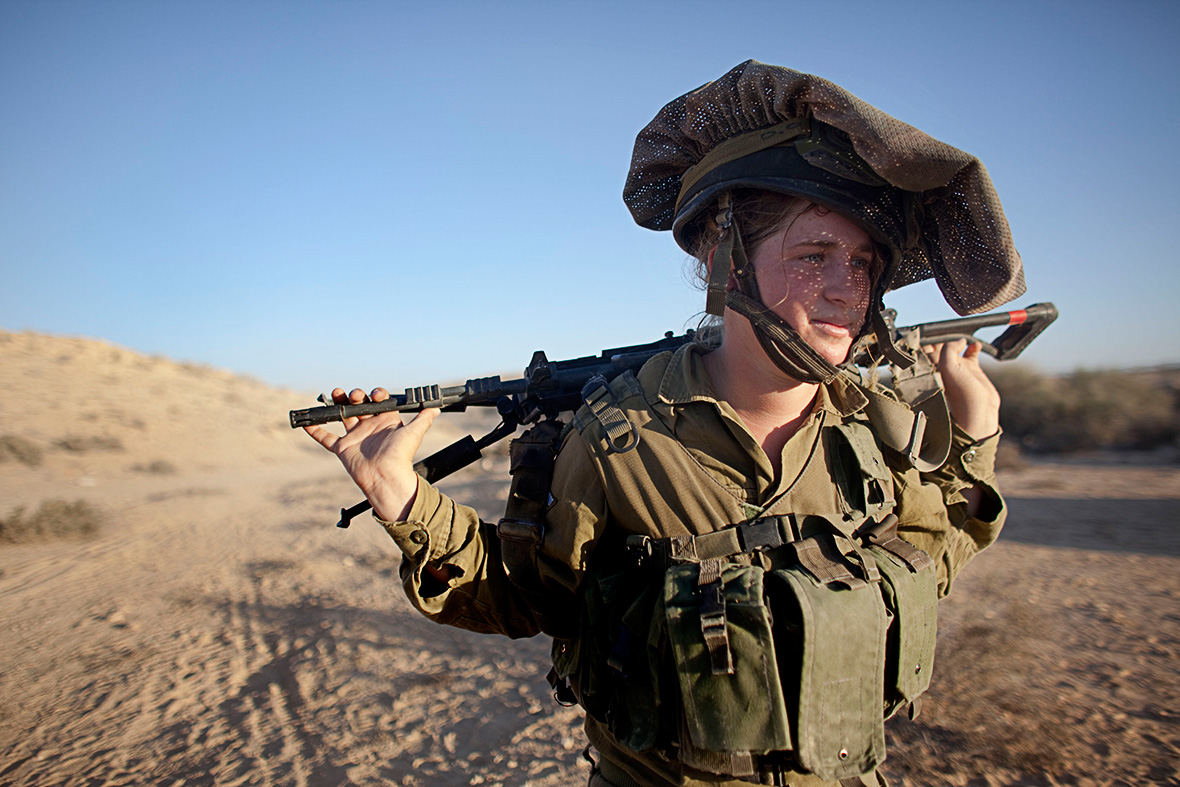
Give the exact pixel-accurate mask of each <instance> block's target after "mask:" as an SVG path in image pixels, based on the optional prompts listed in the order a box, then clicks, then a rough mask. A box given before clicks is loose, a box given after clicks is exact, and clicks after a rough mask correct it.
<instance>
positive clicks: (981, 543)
mask: <svg viewBox="0 0 1180 787" xmlns="http://www.w3.org/2000/svg"><path fill="white" fill-rule="evenodd" d="M999 441H1000V435H999V433H996V434H994V435H992V436H991V437H988V438H986V439H984V440H979V441H975V440H972V438H971V437H969V436H968V435H967V434H966V433H965V432H963V431H962V430H960V429H959V428H958V427H955V428H954V433H953V435H952V440H951V452H950V456H949V457H948V458H947V461H946V463H945V464H944V465H943V466H942V467H941V468H939V469H938V470H936V471H934V472H932V473H921V474H920V473H918V471H917V470H914V469H913V468H910V469H908V470H905V471H898V470H894V480H895V482H896V484H897V508H896V509H895V512H894V513H896V514H897V519H898V533H899V534H900V535H901V536H902V538H904V539H906V540H907V541H909V542H910V543H912V544H913V545H914V546H916V547H918V548H920V549H922V550H923V551H925V552H926V553H927V554H928V555H930V557H931V558H933V559H934V562H935V565H936V566H937V568H938V592H939V595H940V596H945V595H946V594H947V593H949V592H950V590H951V585H952V583H953V582H954V579H955V576H956V575H957V574H958V573H959V571H960V570H961V569H962V568H963V566H965V565H966V564H967V562H968V561H970V560H971V558H973V557H975V555H976V554H977V553H978V552H980V551H981V550H983V549H985V548H986V547H988V546H990V545H991V544H992V543H993V542H995V540H996V538H998V537H999V535H1000V529H1001V528H1002V527H1003V526H1004V520H1005V519H1006V518H1007V516H1008V509H1007V506H1006V505H1005V503H1004V499H1003V498H1002V497H1001V496H1000V493H999V490H998V489H997V488H996V472H995V460H996V447H997V446H998V445H999ZM971 486H974V487H977V488H978V489H979V490H980V491H981V492H982V493H983V499H982V501H981V503H980V506H979V510H978V511H976V513H975V515H974V516H972V515H970V514H968V513H967V499H966V498H965V497H964V496H963V490H964V489H966V488H968V487H971Z"/></svg>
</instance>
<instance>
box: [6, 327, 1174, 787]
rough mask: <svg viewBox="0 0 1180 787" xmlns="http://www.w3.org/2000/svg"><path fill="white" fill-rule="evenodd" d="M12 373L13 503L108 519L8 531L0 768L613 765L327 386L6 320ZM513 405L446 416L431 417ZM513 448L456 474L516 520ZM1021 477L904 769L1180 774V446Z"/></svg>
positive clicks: (146, 774) (949, 778)
mask: <svg viewBox="0 0 1180 787" xmlns="http://www.w3.org/2000/svg"><path fill="white" fill-rule="evenodd" d="M458 371H461V370H458ZM0 384H3V390H5V391H6V392H7V393H8V395H7V396H6V397H4V398H3V399H0V460H3V461H0V518H2V519H4V520H5V521H9V522H11V521H14V519H13V517H14V512H15V511H17V509H18V508H20V509H23V511H24V516H28V515H30V514H31V512H35V511H37V510H38V509H39V507H40V506H42V505H43V504H44V503H45V502H46V501H49V500H54V499H57V500H62V501H66V502H74V501H80V502H81V503H84V504H85V505H86V506H88V507H89V508H88V510H90V511H93V512H94V513H95V515H96V516H97V517H98V519H97V520H96V521H97V522H98V530H97V532H96V533H94V534H91V535H89V536H86V537H76V538H62V537H54V538H49V537H38V538H26V539H24V540H20V541H19V542H18V543H3V542H0V609H2V610H3V612H2V615H3V620H4V623H5V626H4V628H5V633H6V636H5V647H4V648H3V649H2V650H0V697H3V713H2V714H0V785H38V786H39V787H41V786H45V785H67V784H69V785H73V784H90V785H95V786H96V787H98V786H100V785H131V784H153V785H155V784H161V785H181V784H197V785H200V784H207V785H213V784H217V785H288V784H290V785H347V784H352V785H376V784H403V785H412V784H416V785H444V786H445V785H481V784H482V785H496V784H500V785H519V784H529V785H537V786H538V787H549V785H554V786H556V785H568V784H581V783H584V782H585V779H586V776H587V773H588V769H587V766H586V765H585V763H584V762H582V761H581V756H580V752H581V749H582V747H583V746H584V745H585V744H584V741H583V738H582V734H581V731H580V725H581V720H580V714H579V712H578V711H577V710H576V709H566V708H561V707H559V706H557V705H555V704H554V703H553V702H552V700H551V698H550V697H549V692H548V688H547V686H546V684H545V681H544V678H543V675H544V673H545V671H546V670H547V668H548V666H547V653H548V646H547V643H546V642H544V641H542V640H541V639H535V640H527V641H508V640H504V639H499V638H486V637H479V636H476V635H469V634H466V633H464V632H461V631H455V630H451V629H446V628H443V627H438V626H435V625H433V624H431V623H429V622H428V621H426V620H424V619H422V618H420V617H418V616H416V615H415V614H414V613H413V612H412V611H411V610H410V609H409V607H408V604H407V603H406V602H405V600H404V598H403V597H402V595H401V589H400V585H399V583H398V580H397V567H398V556H397V554H396V550H395V549H394V548H393V546H392V544H391V543H390V542H389V540H388V538H387V537H386V536H385V535H384V534H383V533H382V532H381V531H380V529H379V528H377V527H376V526H375V524H374V523H373V522H372V521H371V520H369V519H367V518H362V519H361V520H358V522H357V523H356V524H355V525H354V526H353V527H352V528H350V529H349V530H346V531H345V530H337V529H336V528H334V527H332V523H333V522H334V521H335V517H336V512H337V510H338V508H339V507H340V506H342V505H348V504H351V503H353V502H355V501H356V500H357V499H359V497H358V494H357V492H356V491H355V489H354V488H352V487H351V485H350V484H349V483H348V482H347V480H346V479H345V478H344V477H343V473H342V472H341V471H340V470H339V469H338V466H337V465H336V463H335V460H334V459H333V458H332V457H330V456H327V455H326V454H324V452H322V451H321V450H320V449H319V448H318V447H317V446H315V445H314V444H313V443H312V442H311V441H310V440H309V439H307V438H306V437H305V436H304V435H302V433H297V432H292V431H291V430H290V429H289V428H288V427H287V425H286V412H287V410H288V409H290V408H291V407H303V406H309V405H310V404H312V401H311V398H312V397H311V395H309V394H300V393H296V392H291V391H278V390H274V389H271V388H269V387H267V386H265V385H263V384H262V383H260V382H258V381H254V380H250V379H247V378H242V377H240V376H235V375H232V374H230V373H227V372H222V371H217V370H213V369H208V368H205V367H199V366H194V365H190V364H177V363H174V362H172V361H169V360H167V359H163V358H150V357H145V356H143V355H140V354H138V353H135V352H133V351H131V350H127V349H122V348H118V347H114V346H112V345H110V344H107V343H104V342H101V341H96V340H89V339H71V338H61V337H50V336H42V335H35V334H24V333H17V334H13V333H4V332H0ZM46 402H52V404H49V405H47V404H46ZM490 425H491V424H490V423H488V421H487V416H482V417H477V416H450V415H448V416H445V417H444V418H442V419H440V420H439V421H438V423H437V426H436V428H435V429H433V430H432V438H431V440H432V445H433V446H438V445H441V444H443V443H445V442H448V441H449V440H451V439H454V438H456V437H458V436H460V435H462V434H464V433H466V432H467V431H468V430H474V429H480V430H486V428H488V427H490ZM6 439H7V440H8V442H4V441H5V440H6ZM5 445H7V446H10V447H11V448H10V449H6V448H4V446H5ZM22 452H23V453H22ZM34 455H36V456H39V462H38V461H34V460H33V459H32V458H30V457H32V456H34ZM504 470H505V468H504V457H503V453H502V452H493V454H492V456H490V457H488V459H487V460H486V461H485V463H484V466H483V467H481V468H473V469H470V470H468V471H465V472H464V473H463V474H460V475H459V476H458V477H456V478H455V479H453V480H451V481H450V482H449V488H450V489H451V490H452V491H453V492H454V494H455V495H456V496H457V497H459V498H461V499H464V500H467V501H471V502H475V503H477V504H478V507H480V509H481V511H483V512H484V514H485V516H488V517H490V518H494V517H496V516H497V514H498V509H499V507H500V506H501V505H502V499H503V496H504V494H505V487H506V482H505V472H504ZM1006 482H1007V484H1008V489H1009V492H1010V495H1011V497H1012V509H1013V519H1012V524H1011V526H1010V528H1009V533H1008V534H1007V538H1006V540H1005V542H1004V543H1002V544H1001V545H999V546H997V547H996V548H995V549H994V550H993V551H991V552H990V553H988V554H985V555H984V556H983V557H982V558H980V559H979V560H978V561H977V562H976V563H975V564H974V565H972V566H971V567H970V568H969V569H968V570H967V572H966V573H965V575H964V576H963V577H962V579H961V582H960V585H959V587H958V588H957V590H956V594H955V595H954V596H952V598H951V599H949V600H948V601H947V602H946V604H945V605H944V606H943V609H942V617H943V634H942V639H941V641H940V651H939V661H940V664H939V668H938V670H939V671H938V676H937V678H936V684H937V685H936V687H935V689H934V690H933V691H932V692H931V696H930V697H929V699H928V701H927V703H926V706H925V710H924V713H923V716H921V717H920V718H919V720H918V721H917V722H912V723H911V722H904V723H894V724H892V725H891V727H890V737H891V739H892V743H893V748H892V750H891V759H890V763H889V772H890V775H891V778H893V780H894V781H895V783H899V784H907V785H908V784H961V785H966V784H972V785H976V784H978V785H985V784H988V785H1017V784H1022V785H1032V784H1077V785H1086V784H1092V785H1099V784H1147V783H1155V784H1180V775H1178V773H1177V765H1176V764H1177V763H1178V762H1180V724H1178V720H1177V708H1180V678H1178V677H1177V670H1176V664H1177V652H1178V647H1180V579H1177V577H1180V470H1177V468H1175V467H1136V466H1126V465H1120V466H1105V465H1102V464H1093V463H1091V464H1086V465H1077V464H1073V465H1071V464H1064V463H1056V464H1053V463H1039V464H1036V465H1033V466H1031V467H1029V468H1028V469H1026V470H1022V471H1020V472H1019V473H1011V474H1009V475H1008V476H1007V478H1006Z"/></svg>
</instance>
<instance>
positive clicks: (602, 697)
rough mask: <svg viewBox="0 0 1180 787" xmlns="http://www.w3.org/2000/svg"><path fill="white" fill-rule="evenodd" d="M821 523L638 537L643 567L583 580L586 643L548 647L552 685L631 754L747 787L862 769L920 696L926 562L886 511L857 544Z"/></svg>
mask: <svg viewBox="0 0 1180 787" xmlns="http://www.w3.org/2000/svg"><path fill="white" fill-rule="evenodd" d="M820 521H821V518H818V517H806V518H804V519H803V520H800V519H799V518H796V517H794V516H779V517H768V518H764V519H759V520H753V521H750V522H746V523H742V524H740V525H736V526H731V527H728V528H725V529H723V530H720V531H716V532H714V533H709V534H706V535H702V536H687V537H676V538H667V539H650V538H644V537H634V536H633V537H632V538H631V539H630V543H629V547H630V554H631V555H633V556H639V557H640V558H641V561H640V563H641V565H640V567H638V568H636V569H632V570H631V571H627V572H620V573H616V574H613V575H612V576H610V577H605V578H600V579H596V580H594V581H592V582H590V583H588V589H587V598H586V603H585V606H584V609H585V621H584V623H585V626H586V627H587V628H586V629H585V631H586V632H587V635H586V636H584V637H582V638H581V639H580V640H578V641H575V642H567V641H559V642H556V643H555V646H554V661H555V665H556V670H557V673H558V674H559V675H562V676H563V677H572V678H573V679H574V682H575V683H576V684H577V686H578V699H579V701H580V702H581V704H582V705H583V706H584V707H585V708H586V710H587V712H588V713H590V714H591V715H593V716H594V717H595V718H596V719H598V720H599V721H602V722H603V723H605V724H606V725H607V726H608V727H609V728H610V730H611V732H612V734H613V735H614V736H615V737H616V739H617V740H618V741H619V742H620V743H622V744H623V745H625V746H627V747H629V748H632V749H633V750H636V751H644V750H648V749H651V748H654V747H661V748H664V749H665V750H666V751H668V752H675V756H676V757H678V758H679V759H680V761H681V762H683V763H684V764H685V765H687V766H689V767H691V768H694V769H697V770H700V771H705V772H708V773H714V774H721V775H727V776H731V777H736V778H744V779H749V780H752V781H759V780H763V779H767V778H773V776H772V775H773V774H774V773H776V772H779V773H782V772H788V771H803V772H808V773H813V774H816V775H818V776H819V777H821V778H824V779H830V780H840V779H848V778H853V777H857V776H860V775H861V774H865V773H869V772H871V771H872V770H873V769H874V768H876V767H877V766H878V765H879V764H880V763H881V762H882V761H883V760H884V758H885V735H884V720H885V719H886V718H888V717H889V716H891V715H893V713H895V712H896V711H897V710H898V709H900V708H902V707H905V706H906V705H909V704H911V703H913V702H914V701H915V700H917V698H918V696H919V695H920V694H921V693H922V692H923V691H924V690H925V689H926V687H927V686H928V685H929V678H930V673H931V669H932V666H933V657H934V635H935V628H936V618H935V616H936V603H937V593H936V588H935V579H934V566H933V562H932V561H931V560H930V558H929V557H928V556H927V555H926V554H925V553H923V552H921V551H920V550H918V549H916V548H915V547H913V546H912V545H910V544H908V543H907V542H905V541H904V540H902V539H900V538H898V537H897V535H896V518H895V517H892V516H891V515H890V516H887V517H885V518H883V519H882V521H881V522H876V521H873V520H869V521H868V522H867V523H866V525H865V526H863V527H862V528H860V530H859V531H858V532H857V534H856V536H855V537H854V538H848V537H847V536H844V535H843V534H842V533H841V531H839V530H838V529H836V528H835V526H834V525H831V526H829V527H828V528H826V529H823V530H821V531H820V532H814V531H815V530H816V529H817V528H818V527H819V524H818V523H819V522H820ZM801 530H802V531H804V532H808V531H811V532H813V534H812V535H810V536H808V537H806V538H801V537H800V536H799V534H800V531H801ZM723 544H724V545H748V548H747V547H746V546H743V547H742V549H740V550H738V551H735V552H733V553H730V554H727V555H717V554H715V553H716V552H718V551H720V550H723V549H725V547H723V546H722V545H723ZM587 649H588V650H587ZM673 676H674V677H673ZM669 742H675V746H669V745H668V744H669Z"/></svg>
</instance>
